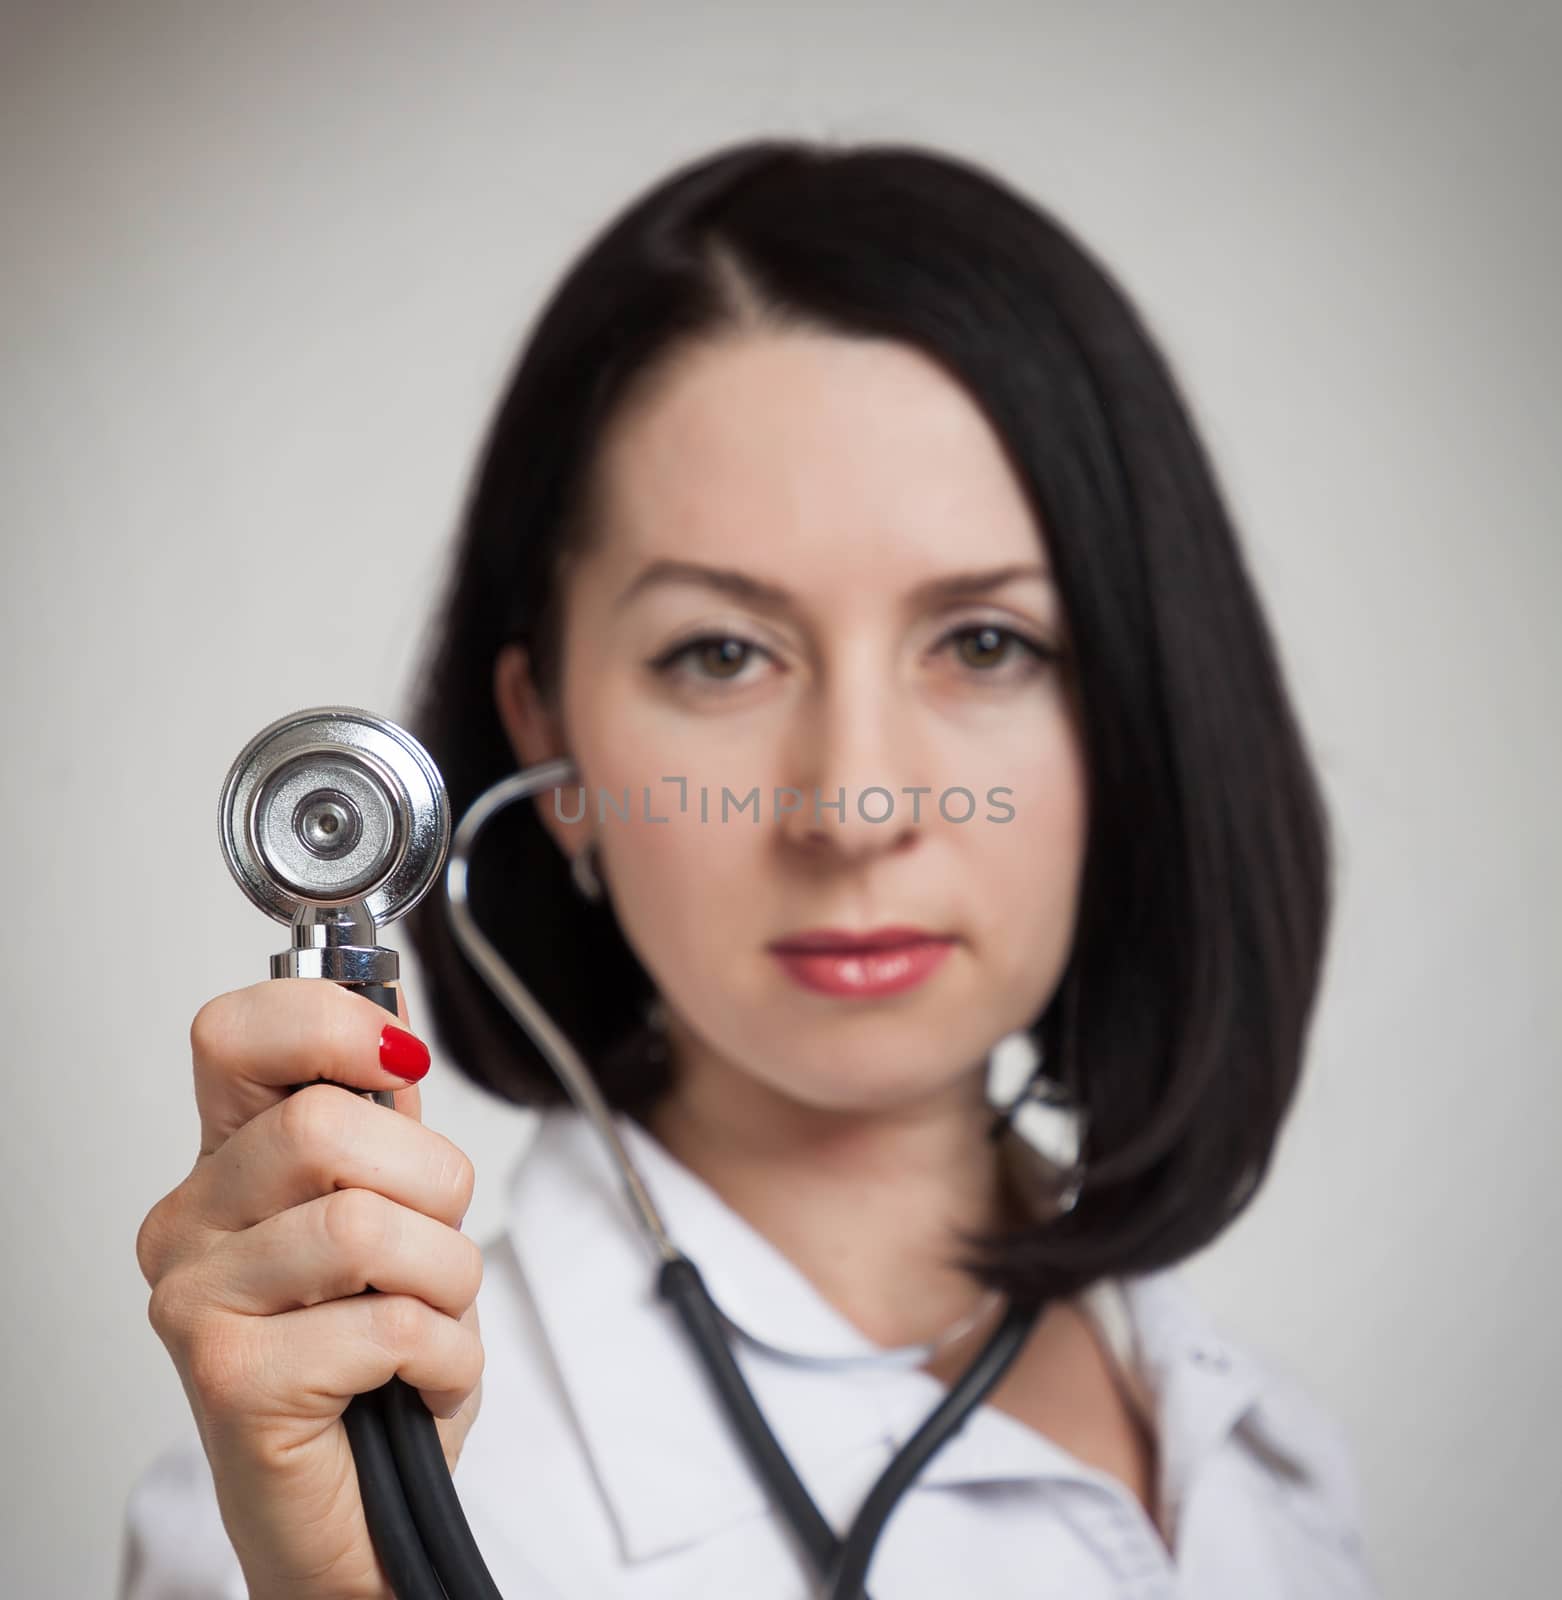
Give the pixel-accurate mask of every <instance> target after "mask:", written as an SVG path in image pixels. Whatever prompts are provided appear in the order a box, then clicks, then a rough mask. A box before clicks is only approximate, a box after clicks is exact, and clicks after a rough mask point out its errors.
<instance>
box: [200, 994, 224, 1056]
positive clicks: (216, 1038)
mask: <svg viewBox="0 0 1562 1600" xmlns="http://www.w3.org/2000/svg"><path fill="white" fill-rule="evenodd" d="M232 1012H233V1003H232V1001H231V999H230V998H229V996H227V995H225V994H220V995H216V996H214V997H213V998H212V999H210V1000H208V1001H207V1002H206V1003H205V1004H204V1005H203V1006H202V1007H201V1008H200V1009H199V1010H198V1011H197V1012H196V1013H195V1015H194V1016H193V1017H192V1018H191V1019H190V1055H191V1057H192V1058H193V1059H194V1060H195V1061H196V1062H197V1063H200V1062H211V1061H215V1060H217V1059H219V1058H220V1057H221V1056H222V1055H223V1053H224V1051H225V1050H226V1049H227V1048H228V1042H229V1041H230V1040H231V1039H232V1036H233V1027H232V1021H233V1018H232Z"/></svg>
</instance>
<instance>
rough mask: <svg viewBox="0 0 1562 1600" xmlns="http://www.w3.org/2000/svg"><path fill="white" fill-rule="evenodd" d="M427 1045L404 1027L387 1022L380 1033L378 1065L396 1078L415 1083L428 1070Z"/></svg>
mask: <svg viewBox="0 0 1562 1600" xmlns="http://www.w3.org/2000/svg"><path fill="white" fill-rule="evenodd" d="M428 1063H429V1054H428V1046H427V1045H426V1044H424V1043H423V1041H422V1040H421V1039H419V1038H418V1037H417V1036H416V1035H415V1034H411V1033H408V1032H407V1030H406V1029H405V1028H398V1027H397V1026H396V1024H395V1023H394V1022H387V1023H386V1024H385V1030H384V1032H382V1033H381V1034H380V1065H381V1066H382V1067H384V1068H385V1070H386V1071H387V1072H394V1073H395V1074H396V1076H397V1077H398V1078H405V1079H406V1080H407V1081H408V1082H409V1083H416V1082H417V1081H418V1079H419V1078H421V1077H422V1076H423V1074H424V1073H425V1072H427V1071H428Z"/></svg>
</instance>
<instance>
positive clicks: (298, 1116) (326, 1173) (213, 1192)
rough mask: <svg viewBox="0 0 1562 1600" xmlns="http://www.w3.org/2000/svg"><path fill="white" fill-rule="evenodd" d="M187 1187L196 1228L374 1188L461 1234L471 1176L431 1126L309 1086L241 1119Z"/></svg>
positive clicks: (243, 1222)
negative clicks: (248, 1118)
mask: <svg viewBox="0 0 1562 1600" xmlns="http://www.w3.org/2000/svg"><path fill="white" fill-rule="evenodd" d="M186 1183H187V1185H188V1189H189V1194H188V1204H189V1206H190V1208H191V1209H190V1212H189V1213H188V1214H190V1215H193V1216H194V1218H195V1219H196V1222H197V1225H198V1226H200V1227H202V1228H206V1229H212V1230H220V1231H222V1232H228V1233H232V1232H237V1231H239V1230H241V1229H244V1228H250V1227H254V1226H255V1224H256V1223H259V1222H263V1221H265V1219H266V1218H268V1217H274V1216H276V1215H278V1214H279V1213H281V1212H284V1211H288V1210H290V1209H292V1208H293V1207H296V1206H301V1205H304V1204H306V1203H307V1202H308V1201H311V1200H314V1199H317V1198H319V1197H320V1196H322V1195H330V1194H332V1193H333V1192H334V1191H336V1190H339V1189H341V1190H345V1189H369V1190H373V1191H374V1192H375V1193H377V1194H380V1195H383V1196H384V1197H385V1198H386V1199H388V1200H393V1201H395V1202H396V1203H397V1204H398V1205H403V1206H408V1207H410V1208H411V1209H412V1210H414V1211H419V1212H422V1213H423V1214H424V1215H425V1216H428V1217H433V1218H436V1219H437V1220H438V1221H439V1222H441V1223H443V1224H445V1225H446V1226H447V1227H450V1228H459V1226H460V1225H461V1221H462V1219H463V1218H464V1217H465V1216H466V1213H467V1208H468V1207H469V1206H470V1205H471V1203H472V1193H473V1190H474V1188H475V1186H476V1173H475V1171H474V1170H473V1167H472V1162H471V1160H470V1159H469V1158H468V1156H467V1155H466V1152H465V1151H463V1150H462V1149H461V1148H460V1146H459V1145H457V1144H455V1143H453V1142H452V1141H451V1140H450V1139H447V1138H446V1137H445V1135H444V1134H442V1133H440V1132H439V1131H438V1130H437V1129H435V1128H429V1127H425V1126H424V1124H423V1123H421V1122H417V1121H414V1120H413V1119H412V1118H411V1117H407V1116H403V1115H402V1114H401V1113H400V1112H399V1111H392V1110H391V1109H390V1107H389V1106H382V1105H376V1104H375V1102H374V1101H372V1100H366V1099H364V1098H363V1097H362V1096H361V1095H355V1094H353V1093H351V1092H350V1091H349V1090H346V1089H343V1088H340V1087H338V1086H336V1085H334V1084H328V1083H315V1084H309V1085H308V1086H307V1087H305V1088H303V1089H301V1090H299V1092H298V1093H297V1094H295V1095H290V1096H288V1098H287V1099H286V1100H282V1101H279V1102H278V1103H277V1104H276V1105H274V1106H272V1107H271V1108H270V1109H269V1110H267V1111H264V1112H262V1113H261V1115H260V1116H258V1117H255V1118H253V1119H252V1120H251V1121H250V1122H247V1123H245V1125H244V1126H243V1127H242V1128H240V1129H239V1131H238V1132H237V1133H235V1134H234V1135H233V1137H232V1138H231V1139H229V1140H228V1141H227V1142H226V1143H225V1144H223V1145H222V1147H221V1148H220V1149H218V1150H216V1151H214V1152H213V1153H212V1154H211V1155H210V1156H208V1157H207V1158H206V1160H205V1161H203V1162H201V1163H200V1164H199V1165H198V1166H197V1168H196V1170H195V1171H194V1172H193V1173H192V1174H191V1175H190V1177H189V1178H188V1179H187V1180H186Z"/></svg>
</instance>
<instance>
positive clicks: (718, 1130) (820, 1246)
mask: <svg viewBox="0 0 1562 1600" xmlns="http://www.w3.org/2000/svg"><path fill="white" fill-rule="evenodd" d="M679 1042H680V1044H681V1043H683V1041H679ZM677 1066H678V1070H677V1072H676V1073H675V1078H674V1087H673V1088H672V1089H671V1090H670V1091H669V1092H668V1093H667V1094H666V1095H665V1096H664V1097H663V1098H662V1100H661V1101H660V1102H659V1103H658V1104H657V1106H656V1107H655V1109H654V1110H653V1111H652V1112H651V1114H650V1115H649V1116H648V1118H647V1119H646V1125H647V1128H648V1129H649V1131H650V1132H651V1133H652V1134H653V1135H654V1137H655V1138H656V1139H657V1140H658V1141H659V1142H660V1143H661V1144H662V1145H663V1146H664V1148H666V1149H667V1150H668V1151H669V1152H670V1153H671V1154H672V1155H673V1156H675V1157H676V1158H677V1159H678V1160H679V1161H681V1162H682V1163H683V1165H684V1166H686V1167H688V1168H689V1170H690V1171H692V1172H694V1173H696V1174H697V1175H698V1176H699V1177H700V1178H701V1179H703V1180H704V1181H705V1182H706V1183H707V1184H709V1185H710V1187H711V1188H712V1189H713V1190H715V1192H716V1193H717V1194H719V1195H720V1196H721V1198H722V1199H723V1200H724V1201H725V1202H726V1203H727V1204H728V1205H729V1206H731V1207H732V1209H733V1210H734V1211H736V1212H737V1213H738V1214H739V1215H740V1216H742V1217H743V1218H744V1219H745V1220H746V1221H747V1222H748V1223H749V1224H750V1225H751V1226H752V1227H754V1228H755V1229H756V1230H757V1231H758V1232H760V1233H762V1234H763V1235H764V1236H765V1237H766V1238H768V1239H769V1240H770V1242H771V1243H772V1244H774V1245H775V1246H776V1248H777V1249H778V1250H780V1251H781V1252H782V1254H784V1255H785V1256H787V1257H788V1259H789V1260H791V1261H792V1263H793V1264H794V1265H795V1266H796V1267H797V1268H798V1269H799V1270H800V1271H801V1272H802V1273H803V1274H804V1275H805V1276H806V1277H807V1278H808V1279H809V1280H810V1281H811V1282H812V1283H813V1285H814V1287H815V1288H816V1289H818V1291H819V1292H820V1294H821V1295H823V1297H824V1298H825V1299H826V1300H827V1301H829V1303H830V1304H831V1305H832V1306H834V1307H835V1309H836V1310H837V1311H839V1312H840V1313H841V1314H842V1315H843V1316H844V1317H846V1319H847V1320H848V1321H850V1322H851V1323H852V1324H853V1325H854V1326H855V1327H856V1328H857V1329H858V1330H859V1331H860V1332H861V1333H862V1334H863V1335H865V1336H866V1337H867V1338H868V1339H870V1340H872V1341H873V1342H874V1343H876V1344H879V1345H881V1346H886V1347H889V1346H898V1345H906V1344H919V1343H925V1342H929V1341H931V1340H933V1339H935V1338H937V1336H938V1335H939V1334H941V1333H942V1332H943V1331H944V1330H945V1329H946V1328H948V1327H949V1326H950V1325H951V1324H953V1323H954V1322H956V1321H957V1320H958V1319H959V1318H961V1317H962V1316H964V1315H966V1314H967V1313H969V1312H970V1311H971V1310H972V1309H973V1308H974V1307H975V1306H976V1305H977V1304H978V1303H979V1302H980V1301H981V1300H982V1298H983V1297H984V1295H985V1294H986V1292H987V1291H986V1290H985V1288H984V1286H983V1285H981V1284H980V1283H979V1282H978V1281H977V1280H976V1279H975V1278H973V1277H972V1276H971V1275H970V1274H968V1273H966V1272H963V1271H961V1270H960V1269H959V1268H958V1267H955V1266H952V1265H951V1264H950V1263H949V1261H948V1260H947V1259H946V1258H947V1257H950V1256H952V1255H955V1254H958V1253H959V1251H960V1244H959V1239H958V1238H957V1236H956V1234H957V1230H962V1229H964V1230H973V1231H974V1230H981V1229H990V1228H994V1227H997V1226H1000V1225H1001V1224H1003V1223H1005V1222H1008V1221H1010V1220H1012V1212H1011V1211H1010V1209H1009V1206H1008V1202H1007V1200H1006V1191H1005V1188H1004V1185H1003V1183H1002V1180H1001V1175H1000V1170H999V1165H998V1161H997V1153H996V1151H995V1149H994V1147H993V1145H992V1144H991V1142H990V1141H989V1140H988V1138H987V1136H986V1135H987V1127H988V1123H989V1121H990V1118H991V1112H990V1111H989V1110H988V1108H987V1104H986V1094H985V1084H984V1082H983V1080H982V1076H981V1074H980V1073H979V1072H973V1073H970V1074H968V1075H967V1076H966V1077H964V1078H962V1079H960V1080H959V1081H958V1082H957V1083H956V1084H955V1085H953V1086H951V1087H949V1088H947V1089H945V1090H943V1091H941V1092H940V1093H938V1094H936V1095H932V1096H929V1097H927V1098H925V1099H923V1100H919V1101H916V1102H914V1103H910V1104H906V1105H901V1106H897V1107H895V1108H893V1109H891V1110H885V1111H874V1112H864V1111H840V1110H835V1109H826V1108H820V1107H816V1106H810V1105H804V1104H801V1103H800V1102H798V1101H796V1100H792V1099H789V1098H787V1097H786V1096H785V1095H783V1094H781V1093H779V1092H777V1091H776V1090H774V1089H773V1088H771V1087H770V1086H768V1085H766V1084H764V1083H762V1082H760V1081H758V1080H757V1079H755V1078H753V1077H751V1076H749V1075H748V1074H746V1073H743V1072H741V1071H738V1070H736V1069H734V1068H732V1067H730V1066H726V1065H724V1064H722V1063H720V1062H716V1061H712V1060H710V1059H709V1058H708V1057H705V1056H703V1055H702V1054H701V1053H699V1052H698V1051H696V1052H694V1053H692V1055H691V1053H690V1052H689V1051H687V1050H683V1049H680V1050H679V1051H678V1052H677ZM996 1319H997V1314H996V1313H992V1314H989V1316H987V1317H984V1318H982V1319H980V1320H979V1321H978V1323H977V1325H976V1326H975V1327H973V1328H972V1329H971V1330H970V1332H969V1333H968V1334H967V1335H965V1336H964V1337H963V1338H962V1339H961V1340H960V1341H959V1345H960V1347H961V1350H962V1351H967V1350H972V1349H974V1348H975V1345H976V1344H978V1343H979V1342H980V1341H981V1340H983V1339H985V1338H986V1337H987V1335H988V1334H989V1333H990V1332H991V1331H992V1328H993V1327H994V1326H995V1325H996ZM956 1353H957V1352H954V1351H952V1350H951V1351H949V1352H948V1353H947V1355H946V1358H945V1359H952V1358H953V1356H954V1355H955V1354H956ZM941 1364H942V1363H940V1365H941Z"/></svg>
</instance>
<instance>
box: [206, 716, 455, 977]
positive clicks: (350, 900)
mask: <svg viewBox="0 0 1562 1600" xmlns="http://www.w3.org/2000/svg"><path fill="white" fill-rule="evenodd" d="M218 819H219V834H220V838H221V842H222V852H223V857H224V859H225V860H226V861H227V863H228V868H229V870H230V871H231V872H232V874H233V876H234V878H235V880H236V881H237V882H238V884H239V886H240V888H242V889H243V890H244V892H245V894H247V895H248V896H249V898H250V899H251V900H252V901H253V902H254V904H256V905H257V906H259V907H260V908H261V910H262V911H264V912H266V913H267V914H268V915H269V916H272V917H274V918H276V920H277V921H279V922H289V923H290V922H292V921H294V919H295V918H296V917H297V916H298V914H299V913H300V911H302V910H304V909H305V908H306V907H310V906H313V907H316V908H319V907H331V906H338V907H346V906H351V905H353V904H355V903H359V902H361V903H362V906H363V907H364V909H365V911H366V912H367V914H368V916H369V917H370V918H371V919H372V921H373V923H374V924H376V925H379V924H383V923H386V922H390V921H392V920H393V919H394V918H396V917H399V916H403V915H405V914H406V913H407V912H408V911H410V910H411V909H412V907H413V906H415V905H416V904H417V903H418V901H419V900H421V899H422V897H423V896H424V895H425V894H426V893H427V892H428V890H429V888H430V886H431V885H432V884H433V883H434V881H435V879H436V878H437V877H438V875H439V868H440V864H441V862H442V861H443V859H444V855H445V850H446V848H447V847H448V845H449V842H450V802H449V799H448V797H447V796H446V793H445V786H444V783H443V780H442V779H441V778H440V775H439V771H438V769H437V768H436V767H435V765H434V762H433V760H432V758H431V757H430V756H429V754H428V752H427V751H426V750H425V749H424V748H423V747H422V745H420V744H419V743H418V742H417V740H416V739H414V738H413V737H412V735H411V734H409V733H408V732H406V730H405V729H403V728H400V727H398V726H397V725H396V724H395V723H393V722H389V721H387V720H386V719H385V718H383V717H376V716H373V715H371V714H370V713H369V712H367V711H362V710H360V709H358V708H357V707H355V706H315V707H312V708H310V709H307V710H304V711H295V712H293V713H292V714H291V715H289V716H286V717H280V718H278V720H277V721H275V722H273V723H271V724H270V725H269V726H268V727H265V728H263V729H262V730H261V731H260V732H259V733H258V734H256V735H255V737H254V738H253V739H251V740H250V742H249V743H248V744H247V745H245V747H244V748H243V750H241V751H240V752H239V754H238V756H237V757H236V758H235V760H234V762H233V765H232V766H231V767H230V768H229V770H228V775H227V778H226V779H225V780H224V783H223V786H222V795H221V798H220V800H219V803H218ZM334 942H335V941H326V940H322V941H320V943H321V945H324V944H325V943H334ZM368 942H369V943H372V942H373V935H372V929H371V933H370V939H369V941H368ZM332 976H335V974H332Z"/></svg>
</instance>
